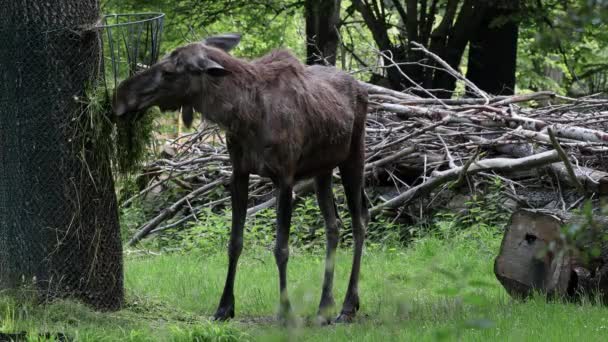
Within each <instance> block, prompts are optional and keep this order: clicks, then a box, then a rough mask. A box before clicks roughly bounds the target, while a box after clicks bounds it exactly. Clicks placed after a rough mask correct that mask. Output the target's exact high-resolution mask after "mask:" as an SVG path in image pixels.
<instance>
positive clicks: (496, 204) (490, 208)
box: [436, 177, 509, 231]
mask: <svg viewBox="0 0 608 342" xmlns="http://www.w3.org/2000/svg"><path fill="white" fill-rule="evenodd" d="M502 187H503V184H502V181H501V180H500V178H498V177H496V178H495V179H494V182H493V183H492V185H491V186H490V187H489V188H488V189H485V191H483V192H482V193H475V194H473V195H472V197H471V199H470V200H468V201H466V202H465V205H466V208H465V211H464V212H462V213H455V212H451V211H442V212H440V213H438V214H437V215H436V218H437V220H438V221H439V222H440V223H439V224H438V226H439V229H440V230H445V229H447V230H448V231H451V230H453V229H467V228H474V229H481V228H488V227H496V226H498V227H502V226H504V225H505V224H506V223H507V222H508V218H509V212H508V211H507V210H505V208H504V205H503V202H504V200H505V198H504V195H503V193H504V192H503V191H502ZM443 224H447V225H448V227H443Z"/></svg>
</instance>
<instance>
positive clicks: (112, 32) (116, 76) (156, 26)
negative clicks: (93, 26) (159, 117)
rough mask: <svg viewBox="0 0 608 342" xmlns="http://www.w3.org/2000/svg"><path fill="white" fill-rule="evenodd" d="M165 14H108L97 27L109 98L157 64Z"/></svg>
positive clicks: (104, 79) (104, 78) (105, 84)
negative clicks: (125, 84)
mask: <svg viewBox="0 0 608 342" xmlns="http://www.w3.org/2000/svg"><path fill="white" fill-rule="evenodd" d="M164 18H165V14H164V13H154V12H151V13H132V14H108V15H105V16H104V17H103V24H102V25H101V26H99V27H100V28H101V29H103V31H102V41H103V58H102V60H103V75H102V77H103V81H104V86H105V88H106V94H107V95H110V94H112V93H113V90H114V89H116V87H117V86H118V84H119V83H120V82H121V81H122V80H124V79H126V78H128V77H129V76H131V75H133V74H135V73H137V72H139V71H141V70H143V69H146V68H148V67H149V66H150V65H152V64H154V63H156V62H157V61H158V57H159V53H160V43H161V38H162V31H163V21H164Z"/></svg>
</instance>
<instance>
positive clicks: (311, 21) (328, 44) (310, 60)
mask: <svg viewBox="0 0 608 342" xmlns="http://www.w3.org/2000/svg"><path fill="white" fill-rule="evenodd" d="M340 3H341V0H306V2H305V4H304V13H305V18H306V64H308V65H312V64H325V62H327V63H328V64H331V65H335V64H336V53H337V49H338V43H339V35H338V24H339V23H340Z"/></svg>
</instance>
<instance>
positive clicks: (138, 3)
mask: <svg viewBox="0 0 608 342" xmlns="http://www.w3.org/2000/svg"><path fill="white" fill-rule="evenodd" d="M299 5H300V4H299V3H298V2H297V1H293V2H292V1H283V0H269V1H264V2H263V3H259V2H252V1H249V0H236V1H211V2H210V1H206V2H200V1H196V0H176V1H169V0H152V1H143V0H131V1H122V0H105V1H102V9H103V11H104V13H116V12H122V13H125V12H146V11H154V12H162V13H165V14H166V18H165V28H164V33H163V43H162V49H163V51H165V52H168V51H171V50H173V49H175V48H176V47H178V46H180V45H183V44H186V43H189V42H194V41H198V40H201V39H203V38H205V37H206V36H209V35H211V34H214V33H222V32H240V33H243V34H244V36H245V38H244V39H243V41H242V43H241V44H240V45H239V46H237V48H236V49H235V52H234V53H235V55H237V56H245V57H250V58H253V57H258V56H260V55H262V54H264V53H266V52H268V51H269V50H271V49H274V48H278V47H289V48H290V49H292V50H294V51H295V52H296V53H297V54H298V55H299V56H301V57H303V56H304V53H305V52H304V51H305V44H304V38H303V34H301V32H303V31H304V24H303V23H304V20H303V16H302V14H301V7H300V6H299Z"/></svg>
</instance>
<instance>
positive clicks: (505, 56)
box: [467, 8, 519, 95]
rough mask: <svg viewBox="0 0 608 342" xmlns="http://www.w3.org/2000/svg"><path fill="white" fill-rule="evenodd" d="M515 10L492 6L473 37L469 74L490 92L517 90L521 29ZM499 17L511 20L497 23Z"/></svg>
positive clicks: (510, 92) (470, 77)
mask: <svg viewBox="0 0 608 342" xmlns="http://www.w3.org/2000/svg"><path fill="white" fill-rule="evenodd" d="M515 14H516V11H514V10H509V9H506V10H505V9H501V8H490V9H488V10H487V11H486V15H485V16H484V18H483V21H482V23H481V25H480V27H479V29H478V30H476V31H475V34H474V35H473V37H472V38H471V42H470V45H469V58H468V69H467V78H468V79H469V80H471V82H473V83H475V84H476V85H477V86H478V87H479V88H480V89H482V90H484V91H486V92H488V93H490V94H495V95H512V94H513V93H514V90H515V68H516V67H517V37H518V32H519V25H518V23H517V22H516V21H515V19H514V18H513V16H514V15H515ZM497 19H498V20H504V19H510V20H508V21H507V22H504V23H502V24H496V20H497Z"/></svg>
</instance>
